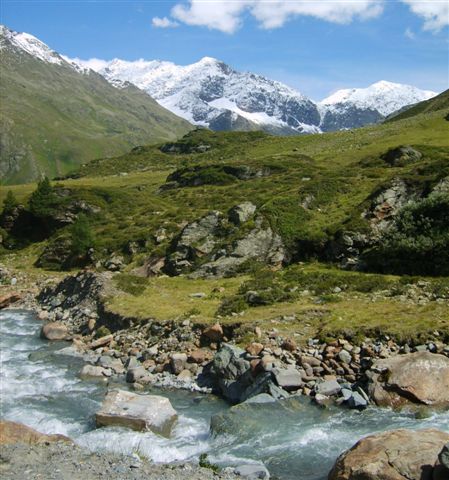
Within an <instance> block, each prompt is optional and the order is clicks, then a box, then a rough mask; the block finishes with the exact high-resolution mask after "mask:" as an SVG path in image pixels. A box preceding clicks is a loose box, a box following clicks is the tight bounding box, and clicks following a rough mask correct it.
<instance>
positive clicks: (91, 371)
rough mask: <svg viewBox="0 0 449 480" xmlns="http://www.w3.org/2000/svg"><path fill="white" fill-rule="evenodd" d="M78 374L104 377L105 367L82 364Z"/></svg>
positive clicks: (89, 376)
mask: <svg viewBox="0 0 449 480" xmlns="http://www.w3.org/2000/svg"><path fill="white" fill-rule="evenodd" d="M79 376H80V377H81V378H83V379H84V378H86V379H88V378H105V377H106V376H110V375H105V369H104V368H103V367H99V366H95V365H84V366H83V368H82V369H81V370H80V373H79Z"/></svg>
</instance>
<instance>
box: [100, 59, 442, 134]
mask: <svg viewBox="0 0 449 480" xmlns="http://www.w3.org/2000/svg"><path fill="white" fill-rule="evenodd" d="M97 71H98V72H99V73H101V74H102V75H103V76H104V77H105V78H106V79H108V80H109V81H110V82H112V83H113V84H114V85H115V86H117V87H120V85H121V83H120V82H130V83H133V84H134V85H136V86H137V87H139V88H141V89H143V90H145V91H146V92H147V93H149V94H150V95H151V96H152V97H153V98H155V99H156V100H157V101H158V102H159V103H160V104H161V105H162V106H164V107H165V108H167V109H168V110H171V111H172V112H173V113H176V114H177V115H179V116H181V117H183V118H185V119H186V120H188V121H189V122H191V123H193V124H196V125H201V126H207V127H209V128H211V129H213V130H232V129H253V128H262V129H264V130H268V131H271V132H274V133H284V134H286V133H287V134H288V133H290V134H297V133H317V132H322V131H331V130H340V129H346V128H355V127H360V126H363V125H367V124H370V123H376V122H379V121H381V120H382V119H384V118H385V117H386V116H387V115H389V114H391V113H392V112H394V111H396V110H399V109H400V108H403V107H404V106H406V105H411V104H414V103H416V102H419V101H422V100H427V99H428V98H431V97H432V96H434V95H436V93H435V92H430V91H427V90H420V89H418V88H416V87H412V86H409V85H401V84H397V83H391V82H386V81H381V82H377V83H375V84H373V85H371V86H369V87H368V88H356V89H346V90H339V91H338V92H336V93H334V94H332V95H331V96H330V97H328V98H326V99H324V100H323V101H321V102H318V103H315V102H313V101H312V100H310V99H309V98H307V97H306V96H304V95H303V94H301V93H300V92H298V91H296V90H294V89H293V88H290V87H288V86H286V85H284V84H282V83H281V82H277V81H274V80H270V79H268V78H266V77H263V76H261V75H256V74H254V73H247V72H244V73H243V72H238V71H236V70H234V69H233V68H231V67H230V66H228V65H226V64H225V63H223V62H221V61H219V60H216V59H214V58H210V57H205V58H203V59H201V60H200V61H199V62H197V63H193V64H191V65H186V66H179V65H175V64H174V63H171V62H165V61H159V60H153V61H146V60H137V61H134V62H130V61H125V60H119V59H115V60H112V61H111V62H108V63H107V64H106V65H105V66H102V67H101V68H99V69H98V70H97Z"/></svg>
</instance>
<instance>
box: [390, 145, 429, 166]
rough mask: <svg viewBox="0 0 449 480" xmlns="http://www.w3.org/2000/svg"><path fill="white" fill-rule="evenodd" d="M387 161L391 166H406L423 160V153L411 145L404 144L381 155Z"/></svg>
mask: <svg viewBox="0 0 449 480" xmlns="http://www.w3.org/2000/svg"><path fill="white" fill-rule="evenodd" d="M381 158H382V160H384V162H385V163H387V164H388V165H390V167H404V166H405V165H408V164H409V163H414V162H417V161H418V160H421V158H422V153H421V152H420V151H418V150H416V149H415V148H412V147H411V146H410V145H404V146H401V147H396V148H391V149H390V150H388V151H387V152H386V153H384V154H383V155H382V156H381Z"/></svg>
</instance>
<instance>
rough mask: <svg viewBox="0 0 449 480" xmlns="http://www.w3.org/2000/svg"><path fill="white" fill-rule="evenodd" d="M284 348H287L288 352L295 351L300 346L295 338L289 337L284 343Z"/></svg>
mask: <svg viewBox="0 0 449 480" xmlns="http://www.w3.org/2000/svg"><path fill="white" fill-rule="evenodd" d="M282 348H283V349H284V350H287V351H288V352H294V351H295V350H296V349H297V348H298V346H297V345H296V342H295V341H294V340H293V338H287V339H286V340H285V342H284V343H283V344H282Z"/></svg>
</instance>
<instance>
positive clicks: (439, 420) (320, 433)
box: [0, 310, 449, 480]
mask: <svg viewBox="0 0 449 480" xmlns="http://www.w3.org/2000/svg"><path fill="white" fill-rule="evenodd" d="M40 326H41V324H40V322H38V321H37V320H36V319H35V317H34V315H32V314H31V313H29V312H25V311H11V310H9V311H5V310H4V311H2V312H0V361H1V365H0V389H1V416H2V417H3V418H7V419H10V420H15V421H18V422H21V423H24V424H26V425H29V426H31V427H34V428H36V429H37V430H39V431H41V432H45V433H62V434H65V435H68V436H70V437H72V438H73V439H74V440H75V441H76V442H77V443H78V444H80V445H82V446H84V447H87V448H88V449H90V450H93V451H102V450H106V451H115V452H121V453H129V454H130V453H134V452H138V453H139V454H140V455H144V456H146V457H148V458H150V459H152V460H153V461H155V462H173V461H184V460H190V461H196V460H197V458H198V457H199V455H200V454H201V453H208V455H209V460H210V461H212V462H215V463H218V464H219V465H221V466H227V465H238V464H242V463H254V462H256V463H258V462H261V461H263V462H264V463H265V465H266V466H267V468H268V469H269V470H270V472H271V473H272V475H273V476H276V477H279V478H281V479H284V480H290V479H296V480H324V479H325V478H327V473H328V471H329V470H330V468H331V466H332V465H333V463H334V461H335V459H336V458H337V456H338V455H339V454H340V453H341V452H342V451H343V450H345V449H346V448H348V447H350V446H352V445H353V444H354V443H355V441H357V440H358V439H359V438H361V437H362V436H365V435H368V434H370V433H373V432H379V431H383V430H387V429H393V428H400V427H401V428H413V429H418V428H427V427H437V428H440V429H442V430H446V431H448V432H449V412H443V413H441V412H440V413H434V414H433V415H431V416H430V417H428V418H425V419H419V420H417V419H416V418H414V416H413V415H412V414H410V413H406V412H401V413H397V412H393V411H391V410H388V409H376V408H369V409H367V410H365V411H364V412H357V411H354V410H352V411H351V410H345V409H340V408H335V409H331V410H327V409H320V408H317V407H315V406H312V405H310V404H309V403H308V401H304V400H303V401H301V400H289V401H287V402H284V403H283V404H276V405H275V404H263V405H243V406H238V407H235V408H232V409H229V407H228V406H227V405H226V404H225V403H224V402H223V401H221V400H219V399H217V398H216V397H213V396H201V395H198V394H192V393H189V392H183V391H177V392H168V391H165V390H153V391H152V393H156V394H160V395H164V396H167V397H169V398H170V400H171V402H172V404H173V406H174V408H175V409H176V410H177V412H178V414H179V421H178V424H177V425H176V427H175V429H174V431H173V435H172V437H171V438H170V439H166V438H163V437H160V436H158V435H155V434H153V433H151V432H146V433H139V432H134V431H131V430H127V429H124V428H112V427H108V428H101V429H95V425H94V414H95V412H96V411H97V410H98V408H99V406H100V404H101V401H102V399H103V398H104V395H105V392H106V386H105V385H104V384H102V383H97V382H94V381H85V380H81V379H79V378H78V376H77V373H78V371H79V370H80V368H81V365H82V364H81V362H80V360H79V359H77V358H74V357H69V356H66V355H60V354H56V353H57V351H58V349H61V348H62V347H65V346H66V344H50V343H48V342H45V341H43V340H41V339H40V338H39V330H40ZM120 386H121V388H126V386H125V385H124V384H121V385H120ZM217 414H218V417H216V419H217V418H218V420H215V421H214V424H216V425H218V426H217V428H216V430H215V434H211V433H210V420H211V417H212V416H213V415H217Z"/></svg>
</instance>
